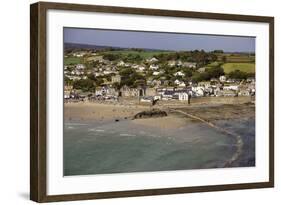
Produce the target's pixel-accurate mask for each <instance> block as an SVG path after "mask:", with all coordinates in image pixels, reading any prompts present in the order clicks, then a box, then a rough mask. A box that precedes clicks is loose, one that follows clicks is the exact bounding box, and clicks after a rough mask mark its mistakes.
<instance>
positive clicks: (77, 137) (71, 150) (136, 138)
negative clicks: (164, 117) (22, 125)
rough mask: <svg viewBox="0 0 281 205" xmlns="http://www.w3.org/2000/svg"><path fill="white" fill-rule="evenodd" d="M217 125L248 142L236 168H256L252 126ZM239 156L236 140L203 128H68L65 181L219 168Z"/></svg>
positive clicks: (69, 125)
mask: <svg viewBox="0 0 281 205" xmlns="http://www.w3.org/2000/svg"><path fill="white" fill-rule="evenodd" d="M155 120H157V118H156V119H155ZM216 123H217V124H218V125H220V126H223V127H226V128H228V129H230V130H231V131H235V132H237V131H238V132H240V133H239V134H240V135H241V136H243V137H244V136H246V138H245V139H246V140H245V142H244V144H245V153H244V156H243V157H241V158H240V159H239V162H237V163H236V164H235V165H233V166H254V163H253V162H254V161H255V158H254V156H255V154H254V152H255V151H254V136H255V124H254V120H244V121H237V122H236V121H235V122H233V121H231V123H230V122H227V121H218V122H216ZM241 133H242V134H241ZM248 136H250V137H248ZM243 140H244V138H243ZM247 149H248V150H247ZM236 150H237V146H236V138H235V137H231V136H229V135H225V134H223V133H220V132H219V131H217V130H215V129H212V128H210V127H209V126H207V125H205V124H203V123H188V124H187V125H186V126H184V127H180V128H177V129H162V130H161V129H157V128H153V127H147V126H141V125H136V124H134V123H132V121H131V120H123V121H119V122H115V121H108V122H102V123H101V122H89V123H74V122H66V123H65V127H64V175H65V176H70V175H87V174H107V173H121V172H145V171H168V170H186V169H203V168H218V167H223V165H224V163H225V162H226V161H227V160H229V159H230V158H231V157H232V156H233V154H234V153H235V152H236ZM241 156H242V155H241Z"/></svg>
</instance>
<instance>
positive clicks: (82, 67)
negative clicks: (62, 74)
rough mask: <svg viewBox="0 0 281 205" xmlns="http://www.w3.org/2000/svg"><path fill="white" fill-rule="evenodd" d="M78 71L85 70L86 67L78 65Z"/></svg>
mask: <svg viewBox="0 0 281 205" xmlns="http://www.w3.org/2000/svg"><path fill="white" fill-rule="evenodd" d="M76 69H78V70H83V69H85V65H83V64H77V65H76Z"/></svg>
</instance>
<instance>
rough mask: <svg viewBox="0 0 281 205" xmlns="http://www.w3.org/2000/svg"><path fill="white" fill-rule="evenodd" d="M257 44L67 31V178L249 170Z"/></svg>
mask: <svg viewBox="0 0 281 205" xmlns="http://www.w3.org/2000/svg"><path fill="white" fill-rule="evenodd" d="M255 62H256V54H255V38H253V37H241V36H219V35H201V34H174V33H155V32H141V31H138V32H133V31H112V30H100V29H80V28H79V29H76V28H65V29H64V53H63V67H61V72H63V76H64V81H63V82H64V93H63V94H64V96H63V98H64V101H63V102H64V105H63V117H64V129H63V136H64V137H63V138H64V140H63V146H64V148H63V150H64V151H63V152H64V153H63V155H64V160H63V161H64V176H72V175H88V174H90V175H91V174H110V173H130V172H150V171H169V170H190V169H209V168H226V167H227V168H231V167H252V166H255V165H256V159H255V150H256V148H255V133H256V132H255V131H256V130H255V115H256V103H255V96H256V86H255V85H256V80H255V79H256V77H255V73H256V72H255V71H256V67H255V66H256V63H255Z"/></svg>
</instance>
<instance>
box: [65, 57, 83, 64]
mask: <svg viewBox="0 0 281 205" xmlns="http://www.w3.org/2000/svg"><path fill="white" fill-rule="evenodd" d="M79 63H82V59H81V58H77V57H65V58H64V65H71V64H73V65H75V64H79Z"/></svg>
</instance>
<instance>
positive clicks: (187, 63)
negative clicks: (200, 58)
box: [182, 62, 196, 68]
mask: <svg viewBox="0 0 281 205" xmlns="http://www.w3.org/2000/svg"><path fill="white" fill-rule="evenodd" d="M182 66H184V67H188V68H196V63H193V62H184V63H183V64H182Z"/></svg>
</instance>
